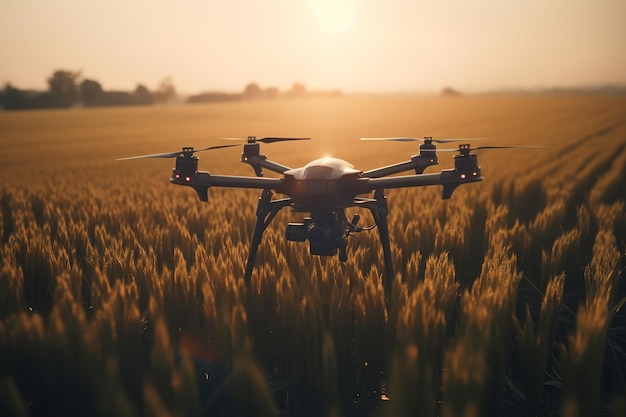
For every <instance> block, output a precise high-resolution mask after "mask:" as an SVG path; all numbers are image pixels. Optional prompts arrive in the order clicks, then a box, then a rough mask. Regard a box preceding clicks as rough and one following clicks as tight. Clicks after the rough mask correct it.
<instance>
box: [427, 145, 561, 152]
mask: <svg viewBox="0 0 626 417" xmlns="http://www.w3.org/2000/svg"><path fill="white" fill-rule="evenodd" d="M539 148H549V146H477V147H475V148H456V149H437V152H461V151H478V150H481V149H539Z"/></svg>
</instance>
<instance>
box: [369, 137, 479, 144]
mask: <svg viewBox="0 0 626 417" xmlns="http://www.w3.org/2000/svg"><path fill="white" fill-rule="evenodd" d="M483 139H484V138H460V139H432V138H431V139H430V140H431V141H433V142H436V143H449V142H466V141H474V140H483ZM361 140H366V141H367V140H368V141H394V142H425V141H426V140H427V139H426V138H422V139H417V138H408V137H392V138H361Z"/></svg>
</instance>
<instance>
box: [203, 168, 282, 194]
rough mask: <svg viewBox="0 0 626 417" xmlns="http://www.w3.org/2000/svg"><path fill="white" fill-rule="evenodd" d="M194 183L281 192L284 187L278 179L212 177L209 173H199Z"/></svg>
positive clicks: (229, 176) (230, 176) (231, 176)
mask: <svg viewBox="0 0 626 417" xmlns="http://www.w3.org/2000/svg"><path fill="white" fill-rule="evenodd" d="M194 182H197V183H199V184H202V185H208V186H210V187H236V188H256V189H261V190H266V189H267V190H276V191H279V192H280V189H281V185H282V180H281V179H278V178H257V177H241V176H233V175H211V174H209V173H208V172H198V175H197V177H196V179H195V180H194Z"/></svg>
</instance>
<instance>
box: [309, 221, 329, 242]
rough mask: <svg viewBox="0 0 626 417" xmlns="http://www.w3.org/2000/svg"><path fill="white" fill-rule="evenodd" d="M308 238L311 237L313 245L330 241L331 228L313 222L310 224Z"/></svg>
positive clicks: (310, 240)
mask: <svg viewBox="0 0 626 417" xmlns="http://www.w3.org/2000/svg"><path fill="white" fill-rule="evenodd" d="M307 238H308V239H309V242H311V245H313V246H322V245H324V244H326V242H328V239H329V238H330V230H329V229H328V226H318V225H315V224H312V225H311V226H309V230H308V232H307Z"/></svg>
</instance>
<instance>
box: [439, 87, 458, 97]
mask: <svg viewBox="0 0 626 417" xmlns="http://www.w3.org/2000/svg"><path fill="white" fill-rule="evenodd" d="M441 95H442V96H461V95H463V94H462V93H461V92H460V91H458V90H455V89H454V88H452V87H444V88H442V89H441Z"/></svg>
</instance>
